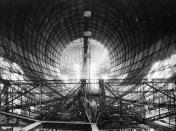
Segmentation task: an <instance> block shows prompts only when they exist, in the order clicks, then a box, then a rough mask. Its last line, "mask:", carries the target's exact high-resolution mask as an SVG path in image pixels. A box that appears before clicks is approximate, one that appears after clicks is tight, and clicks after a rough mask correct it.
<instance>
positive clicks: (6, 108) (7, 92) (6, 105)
mask: <svg viewBox="0 0 176 131" xmlns="http://www.w3.org/2000/svg"><path fill="white" fill-rule="evenodd" d="M9 86H10V83H8V82H6V83H5V84H4V90H5V91H4V97H5V111H6V112H7V113H8V112H9ZM8 121H9V117H8V116H7V119H6V123H8Z"/></svg>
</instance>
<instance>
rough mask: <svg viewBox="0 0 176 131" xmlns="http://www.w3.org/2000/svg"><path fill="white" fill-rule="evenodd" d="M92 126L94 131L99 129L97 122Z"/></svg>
mask: <svg viewBox="0 0 176 131" xmlns="http://www.w3.org/2000/svg"><path fill="white" fill-rule="evenodd" d="M91 128H92V131H99V129H98V127H97V124H96V123H92V124H91Z"/></svg>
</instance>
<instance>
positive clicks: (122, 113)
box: [0, 79, 176, 130]
mask: <svg viewBox="0 0 176 131" xmlns="http://www.w3.org/2000/svg"><path fill="white" fill-rule="evenodd" d="M139 81H140V83H138V82H139ZM141 81H142V82H141ZM115 82H116V83H115ZM132 82H135V81H134V80H133V81H129V83H128V82H126V83H124V82H122V80H109V81H104V80H97V82H94V83H89V81H87V80H81V81H80V82H79V83H74V84H73V83H63V82H61V81H45V82H44V81H34V82H31V81H29V82H28V81H25V82H24V81H7V80H1V83H3V84H4V87H3V88H2V89H1V106H0V111H1V112H0V114H1V116H5V117H4V122H6V123H9V125H11V121H16V122H17V123H16V124H20V121H24V122H27V123H28V122H30V120H31V121H33V122H34V121H37V120H46V121H52V120H54V121H66V122H69V121H78V120H80V121H84V122H87V123H89V122H95V123H97V126H98V127H99V128H100V129H104V128H107V127H104V126H103V125H106V126H108V128H116V127H117V125H119V123H121V126H120V128H121V129H122V128H123V126H124V127H126V126H127V125H128V127H129V128H137V127H138V128H139V126H138V125H139V124H145V125H147V126H150V127H152V128H153V127H155V128H156V129H159V128H161V127H160V125H158V126H156V125H157V124H156V123H155V122H156V121H162V120H163V119H167V120H168V125H169V126H170V127H173V124H174V122H175V107H176V105H175V95H176V94H175V91H176V88H175V81H174V80H173V79H172V80H164V79H161V80H159V79H157V80H152V81H145V82H144V81H143V80H137V81H136V82H135V84H136V83H138V84H136V85H135V86H134V85H133V84H132ZM53 83H57V84H58V85H59V84H60V86H61V87H62V86H67V85H70V84H72V85H74V86H73V88H71V89H70V90H69V91H68V93H67V94H62V96H61V95H58V94H57V95H58V97H56V98H54V97H50V96H51V94H55V92H53V91H51V90H50V88H53V87H52V86H51V85H52V84H53ZM45 84H46V85H45ZM90 84H98V85H99V88H100V91H99V93H98V94H94V93H93V94H92V93H88V94H86V95H87V97H92V98H93V99H94V100H96V102H97V103H98V105H99V106H98V110H97V114H96V116H94V117H93V118H92V116H91V112H90V109H89V108H87V107H86V105H85V89H87V88H86V86H87V85H90ZM127 84H128V85H131V84H132V86H130V87H131V88H129V89H128V91H123V90H121V89H122V88H123V87H126V86H127ZM168 84H173V88H167V85H168ZM41 85H43V86H41ZM49 85H50V86H51V87H50V88H42V87H45V86H49ZM114 85H115V86H114ZM143 86H145V88H147V89H145V88H144V87H143ZM14 87H15V88H14ZM17 87H18V88H17ZM12 89H13V91H12ZM41 89H42V90H41ZM47 92H48V94H47ZM49 92H50V93H49ZM53 96H54V95H53ZM17 111H18V112H17ZM151 112H155V114H153V113H151ZM150 113H151V114H152V115H150ZM148 115H149V117H148ZM153 125H155V126H153ZM162 128H163V126H162ZM165 128H166V129H167V130H168V128H167V127H165ZM169 129H170V128H169ZM171 129H172V128H171Z"/></svg>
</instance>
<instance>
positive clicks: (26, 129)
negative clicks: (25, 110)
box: [19, 121, 42, 131]
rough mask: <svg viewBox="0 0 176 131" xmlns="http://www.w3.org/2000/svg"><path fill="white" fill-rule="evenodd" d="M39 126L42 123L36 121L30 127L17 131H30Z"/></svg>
mask: <svg viewBox="0 0 176 131" xmlns="http://www.w3.org/2000/svg"><path fill="white" fill-rule="evenodd" d="M41 124H42V122H40V121H37V122H35V123H33V124H31V125H28V126H26V127H24V128H22V129H21V130H19V131H30V130H32V129H34V128H36V127H38V126H40V125H41Z"/></svg>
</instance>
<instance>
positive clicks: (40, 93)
mask: <svg viewBox="0 0 176 131" xmlns="http://www.w3.org/2000/svg"><path fill="white" fill-rule="evenodd" d="M40 113H41V114H42V84H41V85H40Z"/></svg>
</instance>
